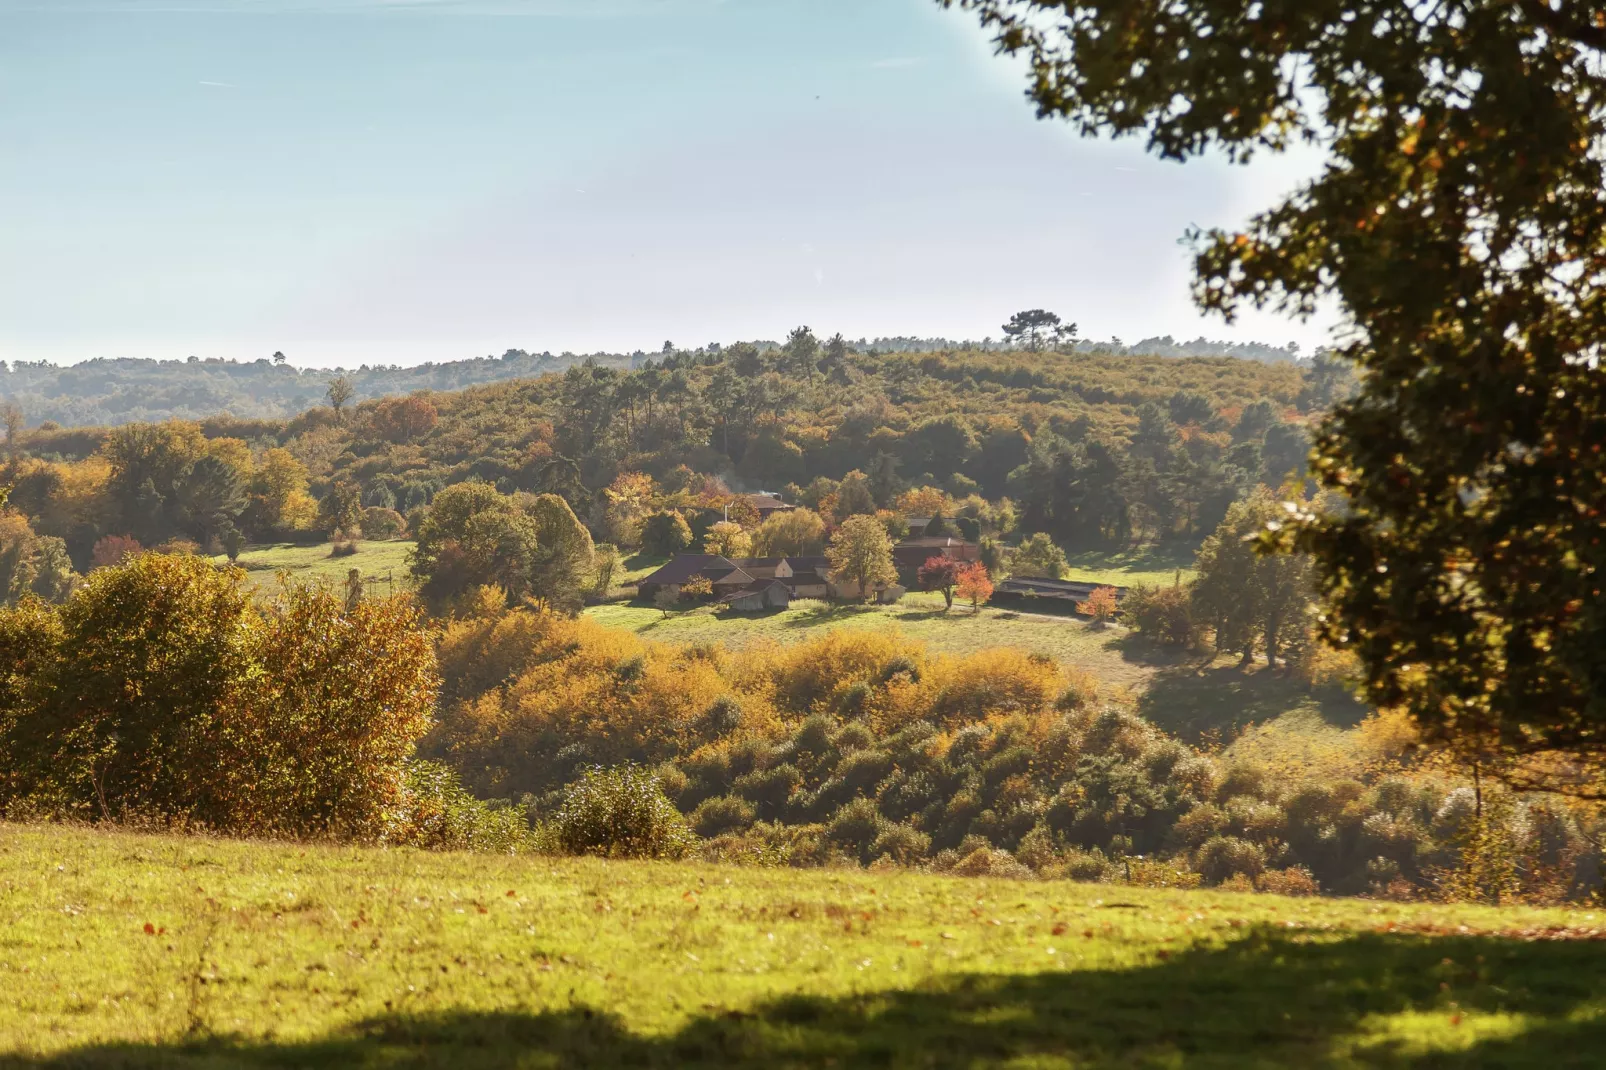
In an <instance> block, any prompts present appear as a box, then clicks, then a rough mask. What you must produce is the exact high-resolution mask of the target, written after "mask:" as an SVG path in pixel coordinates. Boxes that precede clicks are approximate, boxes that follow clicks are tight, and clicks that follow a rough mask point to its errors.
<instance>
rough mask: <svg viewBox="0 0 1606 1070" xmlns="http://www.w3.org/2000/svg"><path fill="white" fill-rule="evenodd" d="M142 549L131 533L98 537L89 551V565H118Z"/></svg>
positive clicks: (91, 566) (97, 566) (92, 567)
mask: <svg viewBox="0 0 1606 1070" xmlns="http://www.w3.org/2000/svg"><path fill="white" fill-rule="evenodd" d="M142 549H144V547H142V546H140V544H139V540H138V539H136V538H134V537H133V536H131V535H107V536H105V537H103V538H101V539H99V540H98V541H97V542H96V543H95V547H94V549H92V550H91V551H90V552H89V567H90V568H91V569H97V568H107V567H109V566H112V565H120V564H122V563H123V561H124V560H125V559H127V558H129V557H132V556H133V555H135V554H137V553H139V552H140V551H141V550H142Z"/></svg>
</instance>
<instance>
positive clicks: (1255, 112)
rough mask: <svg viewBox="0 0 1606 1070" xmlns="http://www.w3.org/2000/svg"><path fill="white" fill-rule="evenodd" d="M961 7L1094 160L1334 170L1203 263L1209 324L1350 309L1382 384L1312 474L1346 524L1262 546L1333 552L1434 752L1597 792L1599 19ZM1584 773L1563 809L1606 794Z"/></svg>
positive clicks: (1548, 6) (1353, 620) (1204, 251)
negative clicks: (1116, 146) (1535, 760)
mask: <svg viewBox="0 0 1606 1070" xmlns="http://www.w3.org/2000/svg"><path fill="white" fill-rule="evenodd" d="M939 2H940V3H942V4H943V5H944V6H959V7H963V8H965V9H968V10H971V11H974V12H975V13H977V14H978V15H979V16H980V18H981V20H982V23H983V24H984V25H985V26H986V27H987V28H988V29H989V30H990V31H991V32H992V33H993V35H994V40H995V42H996V43H997V45H998V47H999V49H1000V50H1001V51H1004V52H1009V53H1012V54H1019V55H1022V56H1024V57H1025V59H1026V61H1027V63H1028V65H1029V68H1030V72H1031V74H1030V78H1031V83H1030V89H1029V93H1030V96H1031V98H1032V99H1033V100H1034V101H1035V103H1036V105H1037V108H1038V111H1039V113H1040V114H1041V115H1044V116H1059V117H1063V118H1066V119H1068V120H1070V121H1071V122H1072V123H1073V124H1074V125H1075V126H1076V127H1077V128H1078V129H1079V130H1081V131H1082V132H1084V133H1088V134H1094V133H1111V134H1115V135H1133V136H1138V137H1142V138H1143V139H1145V141H1146V143H1147V145H1148V147H1149V149H1150V150H1151V151H1152V152H1154V153H1156V154H1157V155H1160V156H1162V157H1166V158H1170V159H1176V160H1182V159H1187V158H1189V157H1195V156H1198V155H1201V154H1203V153H1207V152H1216V153H1222V154H1224V155H1225V156H1226V157H1227V158H1228V159H1232V160H1240V161H1241V160H1245V159H1247V158H1249V157H1250V156H1252V155H1254V154H1255V153H1257V152H1262V151H1268V150H1269V151H1274V152H1275V151H1281V150H1284V149H1286V148H1288V147H1289V146H1290V145H1293V144H1295V143H1298V142H1302V141H1303V142H1315V143H1318V144H1320V145H1321V146H1322V147H1323V148H1324V149H1325V150H1326V152H1327V163H1326V165H1325V166H1324V167H1323V168H1322V169H1321V171H1320V172H1319V173H1318V174H1317V175H1316V176H1315V177H1314V178H1312V179H1311V180H1309V181H1307V182H1305V183H1304V184H1302V185H1301V186H1300V187H1299V188H1297V189H1296V190H1295V191H1294V192H1293V193H1291V194H1290V195H1289V196H1288V197H1287V198H1286V199H1285V200H1283V201H1282V202H1281V203H1279V204H1276V205H1274V206H1272V207H1270V208H1269V209H1267V210H1266V211H1265V212H1263V213H1261V214H1260V215H1259V216H1257V217H1255V218H1254V219H1253V220H1252V221H1250V223H1249V224H1248V226H1246V227H1244V228H1243V229H1242V230H1219V231H1211V232H1209V233H1205V234H1198V235H1195V236H1194V237H1195V239H1196V243H1197V244H1196V249H1197V260H1196V265H1197V276H1196V278H1197V281H1196V287H1195V294H1196V296H1197V299H1198V300H1199V302H1200V303H1201V305H1202V306H1203V307H1205V308H1206V309H1210V310H1214V311H1218V312H1221V313H1223V314H1224V315H1226V316H1228V317H1229V318H1230V317H1231V316H1233V315H1234V314H1235V313H1237V312H1238V311H1239V310H1240V309H1242V308H1245V307H1264V306H1271V307H1274V308H1278V309H1281V310H1284V311H1288V312H1292V313H1294V314H1297V315H1309V314H1310V313H1312V312H1313V311H1314V310H1315V309H1316V308H1317V307H1318V304H1319V303H1321V302H1324V301H1328V300H1331V301H1333V302H1335V303H1336V304H1337V306H1338V307H1339V309H1340V310H1341V312H1342V314H1343V316H1344V317H1345V319H1346V321H1347V323H1348V326H1349V330H1348V332H1347V338H1348V341H1347V342H1346V344H1345V345H1343V346H1342V347H1341V349H1340V350H1339V353H1340V355H1341V356H1342V357H1343V358H1345V359H1346V360H1347V361H1348V362H1349V363H1350V364H1351V365H1353V366H1356V367H1359V368H1360V369H1362V371H1363V374H1362V375H1361V377H1360V381H1359V385H1358V388H1357V390H1356V392H1355V393H1354V394H1353V396H1351V397H1349V398H1348V399H1347V400H1343V401H1340V402H1338V404H1337V406H1336V408H1335V409H1334V410H1333V413H1332V415H1331V416H1330V417H1329V419H1328V420H1327V421H1326V423H1325V424H1324V425H1323V426H1322V427H1321V429H1320V430H1319V432H1318V434H1317V436H1316V447H1315V458H1314V465H1313V474H1314V475H1315V477H1316V478H1317V479H1318V481H1319V482H1320V483H1321V484H1322V485H1323V486H1325V487H1327V488H1329V489H1331V490H1333V491H1336V492H1339V493H1340V494H1342V495H1343V500H1344V505H1343V508H1341V509H1332V510H1316V509H1306V510H1301V511H1300V512H1299V513H1297V514H1296V515H1294V516H1291V517H1289V518H1287V520H1288V521H1292V523H1291V524H1290V523H1284V526H1283V527H1282V528H1281V529H1280V532H1279V533H1278V534H1277V535H1276V536H1274V537H1272V538H1270V539H1268V542H1269V543H1275V542H1277V541H1286V542H1289V543H1296V544H1297V545H1299V546H1301V547H1303V548H1305V549H1307V550H1310V551H1311V552H1313V553H1314V555H1315V558H1316V560H1317V563H1318V569H1319V582H1320V587H1321V590H1322V593H1323V594H1324V596H1325V601H1326V606H1325V616H1324V631H1325V633H1326V636H1327V637H1328V638H1329V639H1330V640H1331V641H1333V642H1334V643H1336V644H1340V645H1342V646H1345V647H1348V648H1351V649H1354V650H1355V651H1357V653H1358V654H1359V655H1360V658H1361V661H1362V663H1363V665H1364V670H1365V681H1364V682H1365V689H1366V693H1367V695H1368V696H1369V697H1370V698H1371V699H1372V700H1373V701H1375V702H1378V703H1379V704H1382V705H1387V706H1405V707H1407V708H1408V709H1409V710H1410V711H1411V712H1412V713H1413V714H1414V715H1415V716H1416V717H1417V718H1418V720H1419V721H1420V723H1421V724H1422V726H1423V728H1424V730H1425V732H1426V734H1427V736H1428V738H1429V739H1436V740H1443V741H1452V742H1453V741H1455V740H1456V739H1458V738H1476V739H1479V740H1483V741H1486V742H1488V743H1489V744H1490V745H1494V746H1498V747H1500V748H1503V749H1505V750H1507V751H1508V752H1511V753H1515V754H1517V755H1532V756H1541V755H1544V754H1547V753H1552V754H1562V755H1567V756H1570V757H1572V758H1579V757H1585V758H1589V759H1591V763H1590V765H1591V767H1592V768H1595V769H1598V768H1599V764H1600V763H1599V761H1598V759H1600V758H1602V757H1606V675H1603V672H1606V670H1603V668H1602V666H1603V665H1606V662H1603V661H1602V659H1601V656H1600V651H1601V650H1602V649H1606V611H1603V610H1602V606H1603V604H1606V603H1603V602H1602V598H1601V595H1600V581H1599V577H1600V575H1602V574H1603V573H1606V540H1602V538H1601V535H1600V532H1601V523H1602V520H1601V504H1600V503H1601V502H1603V501H1606V454H1603V453H1602V452H1601V451H1600V449H1599V446H1600V443H1601V442H1602V441H1606V379H1603V377H1602V375H1601V372H1600V368H1599V348H1598V347H1599V344H1600V339H1601V338H1602V337H1603V336H1606V301H1603V300H1602V299H1601V287H1602V283H1603V280H1606V254H1603V252H1602V250H1606V198H1603V197H1602V196H1601V190H1602V189H1603V188H1606V151H1603V146H1606V67H1603V66H1602V63H1601V56H1602V50H1603V49H1606V30H1603V29H1602V27H1601V18H1600V16H1601V14H1602V11H1601V9H1600V6H1599V5H1598V4H1593V3H1573V4H1556V3H1551V2H1548V0H1516V2H1511V0H1451V2H1447V3H1434V4H1407V3H1402V2H1399V0H1351V2H1346V3H1304V4H1245V3H1242V2H1240V0H1178V2H1167V3H1158V2H1143V3H1135V4H1130V3H1129V4H1110V3H1095V2H1091V0H939ZM1283 533H1290V535H1289V537H1288V538H1287V539H1286V540H1283V538H1282V536H1283ZM1533 768H1536V767H1533V766H1530V769H1533ZM1553 768H1560V766H1553ZM1567 768H1569V769H1570V770H1572V771H1574V772H1577V773H1579V775H1578V776H1576V777H1572V778H1568V777H1563V778H1561V779H1558V780H1553V781H1552V783H1553V785H1554V786H1556V787H1558V788H1563V789H1567V790H1578V791H1583V792H1588V793H1595V794H1599V793H1602V792H1606V781H1603V780H1602V779H1601V778H1600V777H1598V776H1597V775H1596V774H1595V773H1593V772H1587V771H1585V770H1584V768H1583V767H1580V766H1578V765H1576V764H1573V765H1571V766H1568V767H1567Z"/></svg>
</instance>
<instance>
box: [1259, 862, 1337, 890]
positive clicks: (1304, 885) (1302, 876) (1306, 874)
mask: <svg viewBox="0 0 1606 1070" xmlns="http://www.w3.org/2000/svg"><path fill="white" fill-rule="evenodd" d="M1255 886H1256V887H1257V888H1259V889H1260V890H1261V891H1263V892H1269V893H1270V894H1272V895H1317V894H1319V893H1320V892H1321V890H1322V887H1321V885H1320V884H1318V883H1317V881H1316V878H1315V877H1313V876H1311V873H1310V870H1308V869H1306V868H1305V867H1304V866H1289V867H1288V868H1287V869H1268V870H1267V871H1266V872H1264V873H1262V874H1261V875H1260V879H1259V880H1258V881H1256V882H1255Z"/></svg>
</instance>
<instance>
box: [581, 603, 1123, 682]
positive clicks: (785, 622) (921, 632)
mask: <svg viewBox="0 0 1606 1070" xmlns="http://www.w3.org/2000/svg"><path fill="white" fill-rule="evenodd" d="M942 610H943V602H942V595H940V594H928V593H925V592H913V593H911V594H909V595H907V596H906V597H905V598H904V599H903V601H902V602H900V603H898V604H897V605H894V606H864V605H851V604H844V603H833V602H822V601H815V600H813V599H802V600H799V601H797V602H793V603H792V605H791V606H790V607H789V608H787V609H782V610H772V611H770V612H767V613H755V614H736V613H726V612H720V611H718V610H716V609H715V608H714V607H712V606H704V607H700V608H696V609H689V610H685V611H683V612H678V613H674V614H671V615H670V616H668V617H665V616H664V614H663V612H662V611H661V610H659V609H657V608H656V607H654V606H648V605H641V604H626V603H618V602H615V603H610V604H607V605H599V606H592V607H591V608H590V609H588V610H586V615H587V616H589V617H592V618H593V619H595V620H596V621H598V622H599V623H601V624H606V625H608V626H609V627H612V628H628V629H630V630H631V631H633V632H636V633H638V634H639V635H641V636H642V637H643V638H646V639H653V640H656V641H658V642H666V643H715V644H719V645H722V646H725V647H728V648H729V649H732V650H739V649H741V648H743V647H746V646H751V645H753V644H756V643H762V642H780V643H792V642H798V641H800V640H804V639H809V638H813V637H815V636H817V635H819V634H821V633H823V632H825V631H829V630H831V629H833V628H881V629H888V630H892V631H896V632H899V633H901V634H903V635H906V636H908V637H909V638H911V639H918V640H920V641H921V642H923V643H925V644H926V645H927V646H929V647H930V648H931V649H932V650H936V651H941V652H943V653H948V654H971V653H975V652H976V651H978V650H984V649H986V648H988V647H997V646H1015V647H1020V648H1022V649H1024V650H1030V651H1032V652H1034V653H1038V654H1044V655H1047V656H1048V657H1052V658H1055V659H1057V660H1059V661H1061V662H1063V663H1064V664H1067V665H1077V666H1080V667H1082V668H1085V669H1087V670H1089V671H1090V672H1094V673H1097V674H1098V676H1099V679H1100V680H1101V681H1104V682H1106V683H1108V684H1109V685H1111V686H1114V687H1138V686H1140V685H1142V684H1143V682H1144V681H1145V680H1146V679H1147V678H1148V677H1149V675H1151V674H1152V673H1153V671H1154V667H1153V665H1151V664H1148V663H1146V662H1145V661H1143V660H1140V659H1135V658H1133V657H1131V656H1129V655H1128V654H1126V653H1124V652H1123V647H1122V638H1123V637H1124V636H1126V635H1127V634H1128V633H1127V632H1126V630H1125V629H1122V628H1109V629H1106V630H1104V631H1095V630H1093V629H1091V628H1089V627H1088V626H1087V625H1086V623H1084V622H1082V621H1080V620H1077V619H1076V618H1074V617H1071V616H1052V615H1048V614H1038V613H1022V612H1019V611H1017V610H1015V609H1005V608H1002V607H992V606H985V607H983V608H982V611H981V612H980V613H977V614H973V613H971V611H970V607H968V606H962V605H955V606H954V608H953V609H952V610H951V611H949V612H947V613H944V612H943V611H942Z"/></svg>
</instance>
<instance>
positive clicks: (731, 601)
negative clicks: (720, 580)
mask: <svg viewBox="0 0 1606 1070" xmlns="http://www.w3.org/2000/svg"><path fill="white" fill-rule="evenodd" d="M720 601H721V602H723V603H724V604H725V605H727V606H729V607H730V608H732V609H734V610H736V611H737V612H739V613H758V612H761V611H762V610H766V609H785V608H786V607H787V606H789V605H791V604H792V592H791V590H790V589H789V588H788V587H787V586H786V584H784V583H782V582H781V581H780V580H755V581H753V582H752V583H751V584H749V585H748V586H746V587H744V588H742V589H741V590H739V591H732V592H731V593H730V594H727V595H725V596H724V597H723V598H721V599H720Z"/></svg>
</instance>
